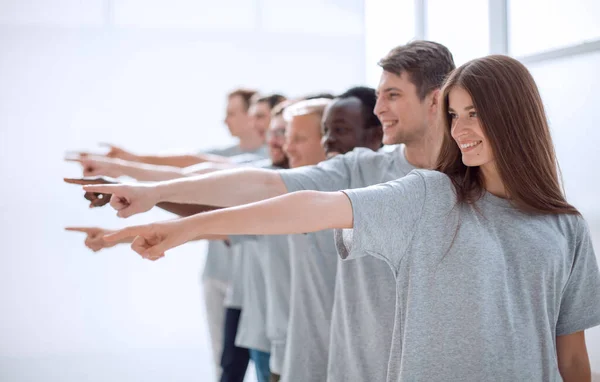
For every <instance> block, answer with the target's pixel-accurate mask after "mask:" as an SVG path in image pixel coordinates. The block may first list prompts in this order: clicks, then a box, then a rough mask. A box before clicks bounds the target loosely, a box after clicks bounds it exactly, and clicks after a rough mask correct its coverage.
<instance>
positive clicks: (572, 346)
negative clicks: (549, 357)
mask: <svg viewBox="0 0 600 382" xmlns="http://www.w3.org/2000/svg"><path fill="white" fill-rule="evenodd" d="M556 356H557V358H558V360H557V361H558V370H559V371H560V375H561V376H562V378H563V380H564V381H565V382H575V381H577V382H580V381H582V382H590V381H591V380H592V375H591V374H592V373H591V370H590V360H589V357H588V354H587V346H586V344H585V332H584V331H583V330H582V331H580V332H575V333H571V334H567V335H563V336H557V337H556Z"/></svg>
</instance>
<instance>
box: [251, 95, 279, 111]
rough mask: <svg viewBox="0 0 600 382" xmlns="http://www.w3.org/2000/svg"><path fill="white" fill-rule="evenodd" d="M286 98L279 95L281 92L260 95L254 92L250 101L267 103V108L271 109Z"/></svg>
mask: <svg viewBox="0 0 600 382" xmlns="http://www.w3.org/2000/svg"><path fill="white" fill-rule="evenodd" d="M285 100H286V98H285V96H283V95H281V94H277V93H274V94H269V95H261V94H255V95H254V96H253V97H252V100H251V103H259V102H264V103H266V104H267V105H269V109H273V108H274V107H275V106H277V105H278V104H280V103H281V102H283V101H285Z"/></svg>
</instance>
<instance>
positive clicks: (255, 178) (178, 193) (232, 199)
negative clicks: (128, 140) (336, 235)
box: [84, 168, 287, 217]
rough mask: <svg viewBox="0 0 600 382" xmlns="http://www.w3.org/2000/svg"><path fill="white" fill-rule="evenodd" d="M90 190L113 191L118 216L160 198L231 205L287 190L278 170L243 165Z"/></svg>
mask: <svg viewBox="0 0 600 382" xmlns="http://www.w3.org/2000/svg"><path fill="white" fill-rule="evenodd" d="M84 190H85V191H87V192H97V193H102V194H112V195H113V196H112V198H111V203H110V204H111V206H112V207H113V208H114V209H116V210H117V211H119V213H118V216H120V217H129V216H132V215H135V214H138V213H141V212H146V211H148V210H150V209H151V208H152V207H154V206H155V205H156V204H158V203H160V202H172V203H184V204H185V203H188V204H203V205H210V206H222V207H231V206H237V205H241V204H246V203H252V202H256V201H259V200H264V199H268V198H272V197H275V196H279V195H283V194H285V193H287V188H286V186H285V184H284V182H283V180H282V179H281V176H280V175H279V174H278V173H277V172H276V171H274V170H267V169H257V168H243V169H233V170H223V171H218V172H214V173H211V174H206V175H200V176H195V177H190V178H183V179H177V180H172V181H166V182H158V183H154V184H123V185H98V186H95V185H92V186H85V187H84Z"/></svg>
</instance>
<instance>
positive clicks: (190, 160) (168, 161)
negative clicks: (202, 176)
mask: <svg viewBox="0 0 600 382" xmlns="http://www.w3.org/2000/svg"><path fill="white" fill-rule="evenodd" d="M134 160H135V161H136V162H139V163H146V164H153V165H159V166H173V167H179V168H182V167H188V166H192V165H195V164H198V163H202V162H204V161H205V160H204V159H203V158H201V157H200V156H198V155H193V154H186V155H136V156H135V158H134Z"/></svg>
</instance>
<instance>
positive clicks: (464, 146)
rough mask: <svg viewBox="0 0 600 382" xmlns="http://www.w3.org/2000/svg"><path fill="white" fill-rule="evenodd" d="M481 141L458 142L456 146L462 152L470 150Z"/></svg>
mask: <svg viewBox="0 0 600 382" xmlns="http://www.w3.org/2000/svg"><path fill="white" fill-rule="evenodd" d="M482 142H483V141H474V142H468V143H459V144H458V147H459V148H460V150H461V151H463V152H465V151H470V150H472V149H474V148H475V147H477V146H479V145H480V144H481V143H482Z"/></svg>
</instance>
